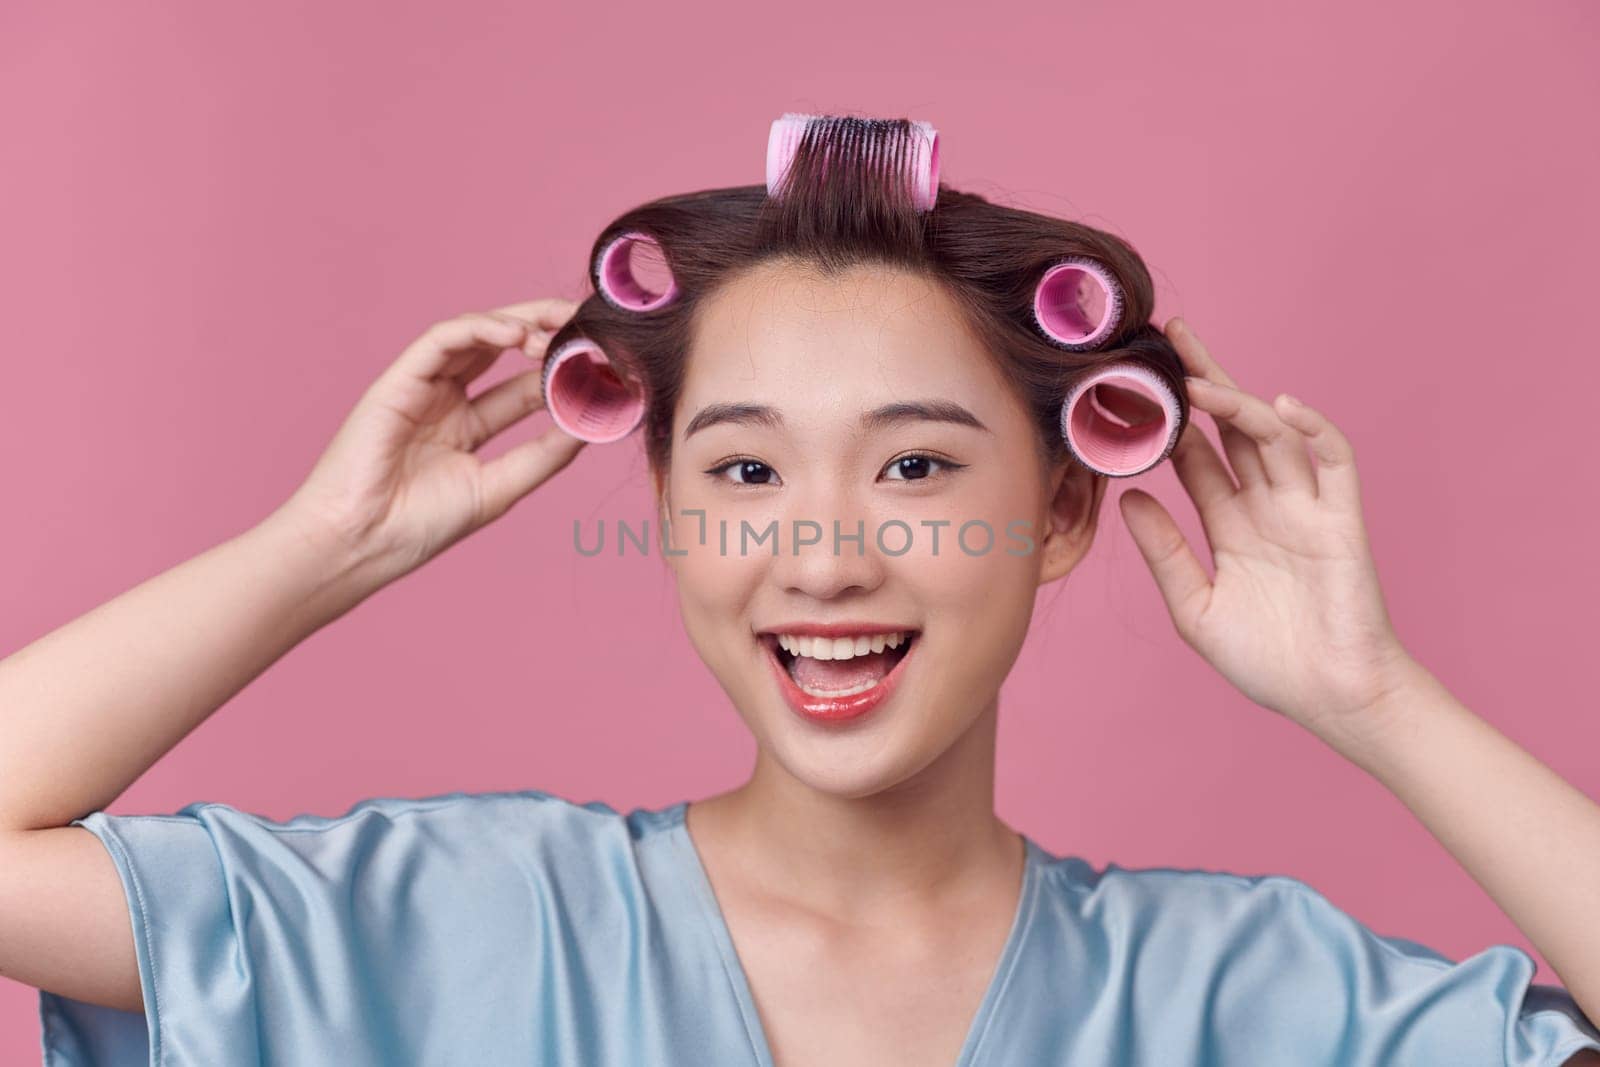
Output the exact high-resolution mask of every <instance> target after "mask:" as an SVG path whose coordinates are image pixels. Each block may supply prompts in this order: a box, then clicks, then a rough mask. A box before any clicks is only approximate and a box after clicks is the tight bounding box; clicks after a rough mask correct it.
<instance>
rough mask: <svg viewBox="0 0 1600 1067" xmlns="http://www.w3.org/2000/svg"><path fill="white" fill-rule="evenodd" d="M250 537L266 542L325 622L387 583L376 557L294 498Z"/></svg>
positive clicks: (269, 549)
mask: <svg viewBox="0 0 1600 1067" xmlns="http://www.w3.org/2000/svg"><path fill="white" fill-rule="evenodd" d="M252 534H254V535H256V536H258V537H260V538H261V539H262V540H263V541H264V542H265V543H266V544H267V546H268V551H270V552H271V553H273V555H274V557H275V558H276V559H277V561H278V563H279V565H280V566H282V567H284V568H285V569H286V573H287V575H288V576H289V579H290V581H291V582H292V583H293V584H295V585H296V586H297V587H300V588H302V589H304V590H305V591H306V599H307V601H308V603H311V604H313V605H314V606H315V607H317V608H319V609H320V611H319V614H322V615H326V616H327V618H328V619H331V618H334V617H337V616H338V615H341V614H343V613H344V612H345V611H348V610H349V609H350V608H352V607H354V606H355V605H356V604H358V603H360V602H361V601H362V600H364V599H366V598H367V597H368V596H370V595H371V594H372V593H374V592H376V591H377V590H378V589H380V588H382V586H383V585H384V584H385V583H386V582H387V579H386V578H385V577H384V576H383V573H382V566H381V561H380V559H379V558H378V554H377V553H375V552H372V551H370V550H369V549H367V548H366V547H365V546H364V545H362V544H360V543H358V542H356V541H353V540H352V539H350V538H349V537H347V536H345V535H344V534H343V533H342V532H341V531H339V530H337V529H336V528H334V527H333V526H332V525H330V524H328V523H325V522H322V521H320V520H318V518H317V517H316V516H315V515H313V514H311V513H309V512H308V511H307V510H306V509H304V508H301V507H299V506H297V505H296V504H295V503H294V501H293V499H292V498H291V500H289V501H287V502H285V503H284V504H283V505H281V506H280V507H278V508H277V510H275V511H273V512H272V513H271V514H269V515H268V516H267V517H266V518H265V519H263V520H262V521H261V522H260V523H258V524H257V526H256V527H255V529H254V530H253V531H252ZM324 621H326V620H324Z"/></svg>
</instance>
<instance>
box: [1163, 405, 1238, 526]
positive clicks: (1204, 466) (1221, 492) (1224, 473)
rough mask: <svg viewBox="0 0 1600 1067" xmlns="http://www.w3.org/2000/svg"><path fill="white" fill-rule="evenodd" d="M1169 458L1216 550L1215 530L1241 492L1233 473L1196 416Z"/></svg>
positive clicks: (1190, 421) (1223, 520) (1229, 514)
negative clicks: (1235, 483)
mask: <svg viewBox="0 0 1600 1067" xmlns="http://www.w3.org/2000/svg"><path fill="white" fill-rule="evenodd" d="M1170 458H1171V460H1172V469H1173V470H1175V471H1176V472H1177V474H1178V481H1179V482H1180V483H1182V485H1183V488H1184V490H1185V491H1186V492H1187V493H1188V494H1189V497H1190V499H1192V500H1193V501H1194V506H1195V510H1196V511H1197V512H1199V514H1200V521H1201V523H1202V524H1203V525H1204V526H1205V530H1206V539H1207V540H1208V541H1210V542H1211V544H1212V547H1213V549H1215V547H1216V538H1215V536H1214V531H1215V530H1218V529H1220V528H1221V527H1222V525H1223V524H1224V523H1226V522H1228V521H1229V520H1230V519H1231V516H1232V512H1233V509H1234V507H1235V504H1234V500H1235V498H1236V497H1237V496H1238V495H1239V489H1238V487H1237V486H1236V485H1234V484H1233V475H1231V474H1229V473H1228V468H1227V467H1226V466H1225V465H1224V464H1223V462H1222V457H1221V456H1219V455H1217V450H1216V449H1215V448H1214V447H1212V444H1211V441H1210V440H1209V439H1207V437H1206V435H1205V434H1204V433H1203V432H1202V431H1201V429H1200V424H1199V423H1198V422H1195V421H1194V420H1193V419H1190V420H1189V421H1188V423H1187V424H1186V425H1185V426H1184V428H1183V433H1181V434H1179V435H1178V443H1177V444H1176V445H1174V446H1173V447H1172V455H1171V457H1170Z"/></svg>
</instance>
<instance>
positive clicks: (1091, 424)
mask: <svg viewBox="0 0 1600 1067" xmlns="http://www.w3.org/2000/svg"><path fill="white" fill-rule="evenodd" d="M1103 388H1113V389H1124V390H1127V391H1129V392H1132V393H1136V394H1138V395H1139V396H1141V397H1143V398H1144V399H1146V400H1149V401H1152V402H1153V403H1155V405H1156V406H1157V407H1158V408H1160V414H1159V415H1158V416H1157V417H1155V418H1152V419H1149V420H1147V421H1145V422H1139V423H1132V422H1129V421H1128V420H1127V419H1126V418H1124V417H1123V416H1121V415H1118V414H1117V413H1116V412H1114V411H1112V410H1110V409H1109V408H1107V407H1106V406H1105V402H1104V399H1105V398H1103V397H1101V396H1100V395H1099V394H1100V390H1101V389H1103ZM1182 420H1183V409H1182V407H1181V406H1180V405H1179V403H1178V396H1177V394H1176V393H1174V392H1173V390H1172V386H1171V384H1170V383H1168V382H1167V380H1166V379H1165V378H1164V377H1162V376H1161V375H1160V374H1159V373H1157V372H1156V371H1154V370H1152V369H1151V368H1150V367H1148V366H1146V365H1145V364H1144V363H1141V362H1139V361H1136V360H1118V361H1116V362H1114V363H1109V364H1107V365H1106V366H1104V367H1097V368H1093V369H1090V370H1088V371H1086V372H1085V373H1084V376H1083V379H1082V380H1081V381H1079V382H1076V383H1074V384H1073V386H1072V389H1071V390H1070V391H1069V392H1068V393H1067V398H1066V399H1065V400H1064V401H1062V403H1061V433H1062V436H1064V437H1065V438H1066V440H1067V447H1068V448H1069V449H1071V451H1072V453H1073V455H1074V456H1076V457H1077V459H1078V461H1079V462H1080V463H1082V464H1083V465H1084V466H1086V467H1088V468H1089V469H1090V470H1092V471H1095V472H1096V473H1099V474H1104V475H1108V476H1110V477H1112V478H1127V477H1131V476H1133V475H1135V474H1142V473H1144V472H1145V471H1147V470H1149V469H1150V468H1151V467H1154V466H1155V465H1156V464H1157V463H1160V462H1161V461H1162V460H1163V459H1165V458H1166V456H1167V453H1168V452H1171V451H1172V449H1173V446H1174V445H1176V444H1177V443H1178V433H1179V431H1180V430H1181V429H1182V426H1183V423H1182Z"/></svg>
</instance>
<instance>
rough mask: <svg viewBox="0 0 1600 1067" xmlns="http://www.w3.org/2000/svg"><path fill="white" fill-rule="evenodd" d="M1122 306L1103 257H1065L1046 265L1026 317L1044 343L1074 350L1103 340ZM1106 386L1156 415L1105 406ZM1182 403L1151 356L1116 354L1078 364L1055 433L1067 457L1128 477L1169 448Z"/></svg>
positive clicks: (1174, 440)
mask: <svg viewBox="0 0 1600 1067" xmlns="http://www.w3.org/2000/svg"><path fill="white" fill-rule="evenodd" d="M1126 308H1127V301H1126V299H1125V298H1124V296H1123V292H1122V286H1121V285H1120V284H1119V283H1118V282H1117V278H1116V275H1115V274H1113V273H1112V272H1111V271H1110V270H1109V269H1108V268H1107V267H1106V266H1105V265H1104V264H1103V263H1100V262H1099V261H1097V260H1095V259H1094V258H1092V257H1090V256H1081V255H1074V256H1067V257H1065V258H1063V259H1060V260H1057V261H1056V262H1054V263H1052V264H1051V265H1050V266H1049V267H1047V268H1046V269H1045V271H1044V272H1043V274H1041V275H1040V277H1039V282H1038V284H1037V285H1036V286H1035V287H1034V292H1033V321H1034V325H1035V326H1036V327H1037V328H1038V330H1039V332H1040V333H1041V334H1042V335H1043V336H1044V338H1045V339H1046V340H1047V341H1049V342H1050V343H1051V344H1053V345H1056V346H1057V347H1059V348H1064V349H1067V350H1069V351H1074V352H1080V351H1087V350H1089V349H1093V348H1096V347H1098V346H1100V345H1102V344H1104V343H1105V342H1106V341H1107V340H1108V339H1109V338H1110V337H1112V336H1113V335H1114V334H1115V333H1116V332H1117V328H1118V327H1119V326H1120V325H1121V324H1122V317H1123V314H1124V312H1125V310H1126ZM1108 390H1122V391H1125V392H1130V393H1133V394H1135V395H1137V396H1138V397H1139V398H1140V399H1141V400H1143V401H1148V402H1149V403H1151V404H1153V405H1154V406H1155V408H1156V411H1157V415H1156V416H1155V417H1154V418H1151V419H1149V420H1146V421H1142V422H1133V421H1130V420H1129V419H1128V418H1126V417H1125V416H1123V415H1121V414H1119V413H1117V412H1116V411H1113V410H1112V409H1111V407H1108V406H1107V403H1106V401H1107V400H1108V399H1109V397H1108V396H1107V395H1106V393H1107V391H1108ZM1183 418H1184V408H1183V405H1182V403H1180V401H1179V399H1178V395H1177V392H1176V391H1175V389H1174V386H1173V383H1171V382H1169V381H1168V380H1167V375H1166V374H1165V373H1163V372H1162V371H1161V369H1160V368H1158V367H1157V366H1155V365H1153V364H1152V363H1150V362H1148V361H1145V360H1142V359H1138V358H1132V359H1119V360H1115V361H1113V362H1110V363H1107V364H1105V365H1103V366H1098V367H1090V368H1087V369H1085V370H1084V371H1083V372H1082V374H1081V375H1080V377H1079V378H1078V379H1077V380H1076V381H1075V382H1074V383H1073V385H1072V388H1071V389H1070V390H1068V392H1067V395H1066V399H1064V400H1063V401H1062V403H1061V434H1062V436H1063V437H1064V438H1065V439H1066V442H1067V448H1068V450H1069V451H1070V452H1071V453H1072V454H1073V456H1074V457H1075V458H1076V459H1077V460H1078V462H1080V463H1082V464H1083V465H1084V466H1086V467H1088V468H1089V469H1090V470H1092V471H1095V472H1096V473H1098V474H1104V475H1106V476H1107V477H1112V478H1128V477H1132V476H1133V475H1135V474H1141V473H1143V472H1144V471H1147V470H1149V469H1150V468H1151V467H1153V466H1155V465H1156V464H1157V463H1159V462H1161V460H1162V459H1164V458H1166V455H1167V453H1168V452H1170V451H1172V448H1173V446H1174V445H1176V444H1177V441H1178V433H1179V431H1180V430H1181V429H1182V425H1183Z"/></svg>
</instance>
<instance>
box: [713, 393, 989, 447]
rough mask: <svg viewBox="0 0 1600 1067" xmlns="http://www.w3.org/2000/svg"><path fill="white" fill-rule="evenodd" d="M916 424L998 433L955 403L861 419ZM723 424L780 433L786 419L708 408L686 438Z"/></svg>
mask: <svg viewBox="0 0 1600 1067" xmlns="http://www.w3.org/2000/svg"><path fill="white" fill-rule="evenodd" d="M913 421H923V422H951V423H955V424H956V425H958V426H971V427H972V428H973V429H975V430H982V431H983V432H984V433H993V432H994V431H993V430H991V429H989V427H987V426H985V425H984V424H983V420H982V419H979V418H978V416H976V415H974V414H973V413H972V412H970V411H968V410H967V409H966V408H964V407H962V406H961V405H960V404H957V403H956V402H955V401H953V400H908V401H903V402H901V403H898V404H885V405H883V406H882V407H877V408H873V409H872V410H871V411H869V412H867V413H866V414H864V415H862V416H861V426H862V428H863V429H866V430H878V429H882V428H883V427H885V426H891V425H894V424H895V423H899V422H913ZM720 422H732V423H740V424H743V425H756V426H767V427H770V428H771V429H774V430H776V429H781V428H782V427H783V416H782V415H781V414H779V413H778V409H777V408H774V407H770V406H768V405H766V404H707V405H706V406H705V407H703V408H701V409H700V410H699V411H697V412H695V415H694V418H692V419H690V420H689V425H688V426H686V427H684V431H683V436H684V437H685V438H688V437H690V436H691V435H693V434H695V433H697V432H699V431H700V430H704V429H706V428H707V427H710V426H715V425H717V424H718V423H720Z"/></svg>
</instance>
